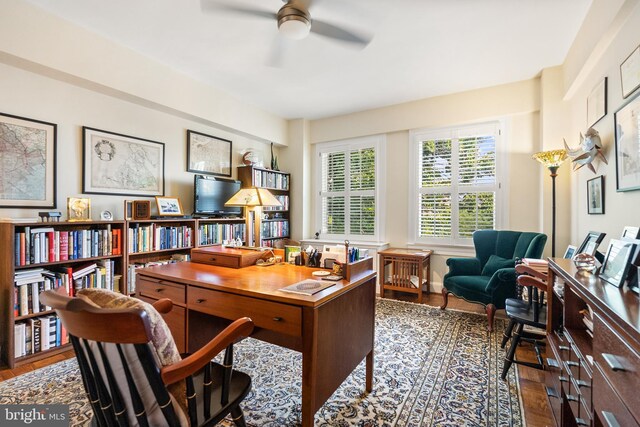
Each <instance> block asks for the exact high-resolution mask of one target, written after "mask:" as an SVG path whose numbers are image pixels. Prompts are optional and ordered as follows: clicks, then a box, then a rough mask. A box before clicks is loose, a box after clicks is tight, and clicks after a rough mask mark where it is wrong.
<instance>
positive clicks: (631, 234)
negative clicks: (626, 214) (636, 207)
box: [620, 225, 640, 239]
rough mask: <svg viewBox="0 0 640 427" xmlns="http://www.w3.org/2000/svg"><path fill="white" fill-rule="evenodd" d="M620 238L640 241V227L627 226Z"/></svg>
mask: <svg viewBox="0 0 640 427" xmlns="http://www.w3.org/2000/svg"><path fill="white" fill-rule="evenodd" d="M620 237H621V238H623V239H640V227H632V226H630V225H627V226H625V227H624V229H623V230H622V236H620Z"/></svg>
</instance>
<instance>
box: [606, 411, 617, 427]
mask: <svg viewBox="0 0 640 427" xmlns="http://www.w3.org/2000/svg"><path fill="white" fill-rule="evenodd" d="M602 418H604V420H605V422H606V423H607V426H609V427H620V424H618V420H616V416H615V415H613V414H612V413H611V412H607V411H602Z"/></svg>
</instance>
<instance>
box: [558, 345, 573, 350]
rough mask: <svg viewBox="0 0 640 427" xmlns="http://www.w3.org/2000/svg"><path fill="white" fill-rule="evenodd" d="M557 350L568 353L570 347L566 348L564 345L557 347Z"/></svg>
mask: <svg viewBox="0 0 640 427" xmlns="http://www.w3.org/2000/svg"><path fill="white" fill-rule="evenodd" d="M558 349H560V351H570V350H571V347H568V346H566V345H559V346H558Z"/></svg>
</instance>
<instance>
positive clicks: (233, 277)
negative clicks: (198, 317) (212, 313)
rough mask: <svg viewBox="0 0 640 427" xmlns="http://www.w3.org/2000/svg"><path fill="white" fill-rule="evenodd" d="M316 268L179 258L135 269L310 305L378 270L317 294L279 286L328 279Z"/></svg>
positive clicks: (339, 283)
mask: <svg viewBox="0 0 640 427" xmlns="http://www.w3.org/2000/svg"><path fill="white" fill-rule="evenodd" d="M317 270H322V269H319V268H309V267H305V266H295V265H291V264H286V263H281V264H274V265H270V266H267V267H258V266H255V265H254V266H250V267H245V268H239V269H236V268H227V267H217V266H212V265H207V264H199V263H195V262H178V263H175V264H167V265H159V266H154V267H147V268H142V269H139V270H136V274H142V275H146V276H151V277H154V278H157V279H161V280H170V281H175V282H179V283H184V284H189V285H194V286H199V287H203V288H208V289H213V290H217V291H223V292H231V293H234V294H238V295H245V296H249V297H254V298H261V299H266V300H271V301H278V302H283V303H287V304H294V305H299V306H310V307H315V306H318V305H321V304H323V303H324V302H326V301H328V300H330V299H333V298H335V297H338V296H339V295H341V294H343V293H344V292H346V291H348V290H349V289H351V288H354V287H356V286H358V285H360V284H362V283H363V282H365V281H367V280H370V279H372V278H375V276H376V273H375V271H373V270H367V271H365V272H363V273H360V274H358V275H357V276H356V277H355V278H353V280H351V281H348V280H340V281H338V282H335V284H334V285H333V286H330V287H328V288H326V289H324V290H322V291H320V292H318V293H316V294H314V295H301V294H293V293H288V292H283V291H281V290H280V289H281V288H284V287H286V286H289V285H292V284H294V283H298V282H300V281H302V280H305V279H314V280H318V281H320V282H323V283H325V282H326V281H324V280H322V279H321V278H319V277H315V276H313V275H312V274H311V273H312V272H313V271H317ZM324 271H326V270H324Z"/></svg>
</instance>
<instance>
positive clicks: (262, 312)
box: [187, 286, 302, 336]
mask: <svg viewBox="0 0 640 427" xmlns="http://www.w3.org/2000/svg"><path fill="white" fill-rule="evenodd" d="M187 307H188V308H189V310H195V311H200V312H203V313H207V314H211V315H214V316H217V317H222V318H224V319H230V320H235V319H239V318H240V317H244V316H247V317H250V318H251V319H252V320H253V323H254V324H255V325H256V326H257V327H260V328H264V329H268V330H272V331H276V332H280V333H283V334H287V335H293V336H302V309H301V308H300V307H294V306H291V305H287V304H280V303H277V302H273V301H266V300H262V299H259V298H252V297H245V296H241V295H235V294H231V293H227V292H219V291H214V290H211V289H204V288H198V287H196V286H189V290H188V295H187Z"/></svg>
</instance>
